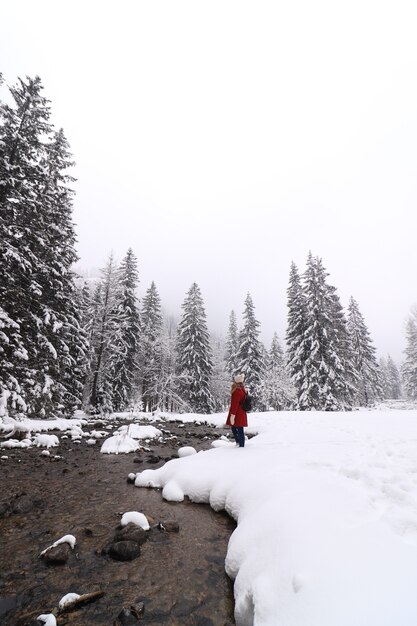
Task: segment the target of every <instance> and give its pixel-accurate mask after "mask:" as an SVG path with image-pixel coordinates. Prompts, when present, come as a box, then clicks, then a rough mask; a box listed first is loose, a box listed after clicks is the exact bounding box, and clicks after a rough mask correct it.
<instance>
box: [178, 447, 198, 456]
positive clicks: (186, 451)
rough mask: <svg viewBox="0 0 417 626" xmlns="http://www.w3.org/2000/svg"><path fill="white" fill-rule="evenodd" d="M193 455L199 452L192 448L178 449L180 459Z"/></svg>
mask: <svg viewBox="0 0 417 626" xmlns="http://www.w3.org/2000/svg"><path fill="white" fill-rule="evenodd" d="M192 454H197V450H196V449H195V448H193V447H192V446H184V447H182V448H179V449H178V456H179V457H180V459H181V458H182V457H183V456H191V455H192Z"/></svg>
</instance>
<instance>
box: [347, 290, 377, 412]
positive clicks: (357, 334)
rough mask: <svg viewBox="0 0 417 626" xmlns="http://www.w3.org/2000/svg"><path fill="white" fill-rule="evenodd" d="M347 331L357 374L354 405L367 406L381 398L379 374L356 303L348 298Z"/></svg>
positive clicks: (374, 351) (363, 321) (367, 332)
mask: <svg viewBox="0 0 417 626" xmlns="http://www.w3.org/2000/svg"><path fill="white" fill-rule="evenodd" d="M347 325H348V331H349V335H350V341H351V344H352V351H353V363H354V367H355V370H356V372H357V394H356V398H355V400H356V403H357V404H359V405H360V406H368V405H369V404H372V403H373V402H375V400H377V399H380V398H382V396H383V390H382V384H381V372H380V369H379V365H378V362H377V359H376V350H375V348H374V346H373V345H372V339H371V336H370V333H369V331H368V328H367V326H366V324H365V320H364V317H363V315H362V314H361V312H360V311H359V306H358V303H357V302H356V300H355V299H354V298H352V297H351V298H350V300H349V306H348V320H347Z"/></svg>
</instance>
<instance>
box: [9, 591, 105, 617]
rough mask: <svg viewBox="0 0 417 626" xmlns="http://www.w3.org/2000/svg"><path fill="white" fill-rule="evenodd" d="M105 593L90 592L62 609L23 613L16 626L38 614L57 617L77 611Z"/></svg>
mask: <svg viewBox="0 0 417 626" xmlns="http://www.w3.org/2000/svg"><path fill="white" fill-rule="evenodd" d="M105 593H106V592H105V591H92V592H91V593H84V594H83V595H82V596H80V597H79V598H77V599H76V600H72V601H71V602H69V603H68V604H67V605H66V606H64V607H62V609H59V608H57V607H56V606H55V607H54V608H53V609H47V610H45V609H36V610H35V611H30V612H29V613H24V614H23V615H20V616H19V617H18V622H17V623H18V624H23V621H24V620H27V619H29V618H32V617H34V616H35V615H39V614H40V613H52V614H53V615H55V617H57V616H58V615H62V613H66V612H68V611H75V610H77V609H79V608H80V607H81V606H82V605H83V604H88V603H89V602H94V601H95V600H98V599H99V598H102V597H103V596H104V595H105Z"/></svg>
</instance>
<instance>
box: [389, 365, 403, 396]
mask: <svg viewBox="0 0 417 626" xmlns="http://www.w3.org/2000/svg"><path fill="white" fill-rule="evenodd" d="M387 377H388V389H389V395H388V396H387V397H388V398H392V399H393V400H399V399H400V398H401V396H402V389H401V375H400V371H399V369H398V367H397V365H396V364H395V362H394V360H393V359H392V357H391V356H390V355H388V357H387Z"/></svg>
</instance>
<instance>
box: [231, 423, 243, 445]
mask: <svg viewBox="0 0 417 626" xmlns="http://www.w3.org/2000/svg"><path fill="white" fill-rule="evenodd" d="M232 433H233V437H234V438H235V441H236V443H238V444H239V446H240V447H241V448H243V447H244V445H245V433H244V432H243V426H232Z"/></svg>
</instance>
